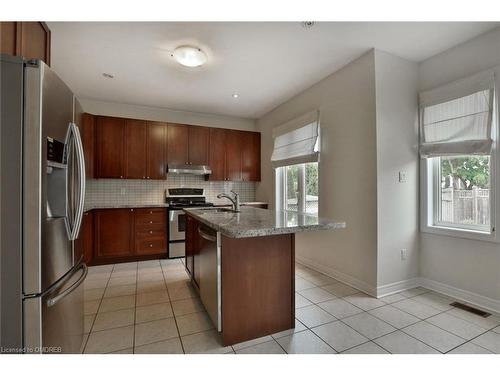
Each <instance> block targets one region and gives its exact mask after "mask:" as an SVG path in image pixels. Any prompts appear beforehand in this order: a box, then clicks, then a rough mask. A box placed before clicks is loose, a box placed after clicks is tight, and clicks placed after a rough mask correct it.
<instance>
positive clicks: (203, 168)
mask: <svg viewBox="0 0 500 375" xmlns="http://www.w3.org/2000/svg"><path fill="white" fill-rule="evenodd" d="M167 173H174V174H193V175H198V176H202V175H207V174H212V170H211V169H210V167H209V166H208V165H191V164H168V166H167Z"/></svg>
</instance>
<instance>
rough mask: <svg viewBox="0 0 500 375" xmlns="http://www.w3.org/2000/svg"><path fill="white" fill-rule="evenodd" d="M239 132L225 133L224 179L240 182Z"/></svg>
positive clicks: (228, 131) (240, 140) (230, 131)
mask: <svg viewBox="0 0 500 375" xmlns="http://www.w3.org/2000/svg"><path fill="white" fill-rule="evenodd" d="M241 142H242V139H241V132H240V131H237V130H227V131H226V173H225V175H226V179H227V180H229V181H241Z"/></svg>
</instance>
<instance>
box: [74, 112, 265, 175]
mask: <svg viewBox="0 0 500 375" xmlns="http://www.w3.org/2000/svg"><path fill="white" fill-rule="evenodd" d="M83 124H84V126H83V131H82V137H83V138H84V150H85V160H86V161H87V169H88V170H87V176H89V177H96V178H129V179H158V180H163V179H165V178H166V176H167V165H168V164H171V165H181V166H182V165H208V166H209V167H210V168H211V169H212V174H211V175H209V176H208V177H207V179H208V180H211V181H260V133H256V132H249V131H239V130H231V129H220V128H209V127H203V126H194V125H184V124H167V123H163V122H155V121H144V120H134V119H124V118H117V117H107V116H93V115H90V114H88V113H86V114H85V115H84V119H83ZM94 128H95V130H94ZM94 134H95V140H93V135H94ZM85 139H87V140H85ZM94 148H95V154H94V150H93V149H94ZM92 158H94V159H95V162H94V163H92ZM92 166H94V170H93V171H92Z"/></svg>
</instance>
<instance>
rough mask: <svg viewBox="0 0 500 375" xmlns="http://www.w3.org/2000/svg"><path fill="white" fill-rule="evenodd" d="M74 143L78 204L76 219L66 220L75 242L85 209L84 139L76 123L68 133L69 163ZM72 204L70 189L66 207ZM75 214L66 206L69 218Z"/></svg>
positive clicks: (69, 232)
mask: <svg viewBox="0 0 500 375" xmlns="http://www.w3.org/2000/svg"><path fill="white" fill-rule="evenodd" d="M72 142H74V146H75V151H76V164H77V170H78V185H77V186H78V190H77V192H78V203H77V207H76V211H75V213H74V217H71V218H70V217H67V218H66V227H67V229H68V236H69V239H70V240H72V241H74V240H76V239H77V238H78V234H79V232H80V226H81V223H82V218H83V208H84V203H85V157H84V154H83V145H82V139H81V137H80V131H79V130H78V127H77V126H76V124H75V123H73V122H70V123H69V126H68V132H67V134H66V142H65V143H66V150H67V152H66V158H67V160H68V161H69V155H70V153H71V150H72ZM70 177H71V176H70V168H68V169H67V178H66V181H67V184H69V183H70ZM69 188H70V189H74V188H75V187H74V186H71V185H70V186H69ZM69 204H71V202H70V199H69V196H68V187H67V189H66V205H69ZM70 211H71V212H73V209H71V210H69V209H68V206H66V215H67V216H69V214H68V212H70Z"/></svg>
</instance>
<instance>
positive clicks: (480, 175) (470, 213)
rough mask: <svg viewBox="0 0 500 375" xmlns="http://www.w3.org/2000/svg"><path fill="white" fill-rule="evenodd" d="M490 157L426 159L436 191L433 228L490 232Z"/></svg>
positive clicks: (467, 156) (465, 156)
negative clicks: (429, 165)
mask: <svg viewBox="0 0 500 375" xmlns="http://www.w3.org/2000/svg"><path fill="white" fill-rule="evenodd" d="M490 159H491V157H490V156H476V155H463V156H450V157H436V158H432V159H429V163H430V164H431V168H432V186H434V187H435V188H436V191H435V202H434V204H433V206H434V207H433V214H434V215H433V216H434V217H433V218H432V219H433V225H435V226H439V227H451V228H463V229H470V230H475V231H481V232H490V228H491V212H490V207H491V200H490V174H491V168H490Z"/></svg>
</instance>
